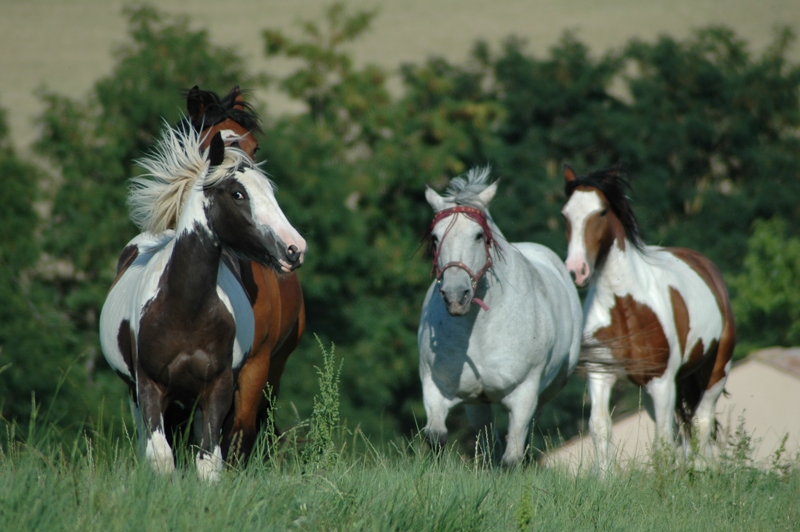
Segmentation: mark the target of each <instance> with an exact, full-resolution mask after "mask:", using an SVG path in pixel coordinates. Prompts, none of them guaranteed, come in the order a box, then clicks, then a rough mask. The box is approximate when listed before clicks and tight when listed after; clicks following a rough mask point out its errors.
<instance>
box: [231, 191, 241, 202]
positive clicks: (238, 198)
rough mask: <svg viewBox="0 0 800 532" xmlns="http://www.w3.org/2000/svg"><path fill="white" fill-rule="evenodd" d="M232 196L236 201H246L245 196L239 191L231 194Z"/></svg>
mask: <svg viewBox="0 0 800 532" xmlns="http://www.w3.org/2000/svg"><path fill="white" fill-rule="evenodd" d="M231 196H232V197H233V199H234V200H235V201H242V200H243V199H244V194H242V193H241V192H239V191H238V190H234V191H233V192H231Z"/></svg>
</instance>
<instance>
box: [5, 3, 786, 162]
mask: <svg viewBox="0 0 800 532" xmlns="http://www.w3.org/2000/svg"><path fill="white" fill-rule="evenodd" d="M327 4H328V2H323V1H320V0H269V1H265V0H226V1H219V0H216V1H211V0H193V1H191V2H185V1H178V0H160V1H159V2H158V7H159V9H161V10H162V11H166V12H168V13H184V14H186V15H188V16H189V17H190V19H191V21H192V24H193V26H194V27H198V28H200V27H202V28H208V29H209V31H210V34H211V38H212V40H213V42H215V43H217V44H221V45H229V46H234V47H236V48H237V49H238V50H240V51H241V53H242V54H243V55H244V56H245V57H246V58H247V60H248V62H249V66H250V67H251V69H253V70H254V71H256V70H258V71H263V70H267V69H273V70H272V71H273V72H274V68H276V67H275V66H274V65H269V64H268V63H267V61H266V60H265V59H264V57H263V54H262V53H261V38H260V30H262V29H264V28H266V27H271V28H283V29H284V30H287V31H296V30H297V23H298V22H299V21H301V20H306V19H309V18H312V19H318V18H319V15H320V14H321V12H322V9H323V7H324V6H325V5H327ZM349 4H350V5H351V6H352V7H367V8H371V7H375V8H377V9H378V10H379V15H378V18H377V19H376V20H375V22H374V23H373V26H372V29H371V31H370V32H369V34H368V35H367V36H366V37H365V38H363V39H362V40H361V41H359V42H358V43H357V44H356V45H354V47H353V52H354V55H355V58H356V61H357V62H358V63H359V64H363V63H366V62H371V63H377V64H380V65H382V66H384V67H386V68H395V67H397V66H398V65H400V64H401V63H403V62H420V61H422V60H424V59H425V58H426V57H428V56H430V55H442V56H445V57H447V58H449V59H452V60H462V59H464V58H465V57H466V56H467V54H468V51H469V49H470V47H471V44H472V43H473V42H474V40H475V39H477V38H483V39H486V40H487V41H489V42H490V43H492V44H495V45H496V44H498V43H499V42H501V41H502V40H503V38H505V37H506V36H508V35H510V34H516V35H519V36H522V37H524V38H525V39H527V40H528V42H529V50H530V51H532V52H533V53H535V54H537V55H540V56H543V55H544V54H546V51H547V48H548V47H549V46H550V45H552V44H553V43H554V42H555V41H556V40H557V39H558V37H559V36H560V35H561V34H562V32H563V31H564V30H565V29H574V30H576V31H577V34H578V36H579V38H580V39H581V40H583V41H584V42H586V43H587V44H588V45H589V46H590V47H591V49H592V50H593V51H595V52H596V53H599V52H600V51H602V50H605V49H608V48H610V47H618V46H620V45H622V44H623V43H624V42H625V41H627V40H628V39H629V38H631V37H633V36H638V37H640V38H643V39H646V40H653V39H654V38H655V37H656V36H657V35H659V34H664V33H666V34H670V35H674V36H676V37H685V36H686V35H688V33H689V32H690V31H691V30H692V29H693V28H697V27H700V26H704V25H708V24H725V25H728V26H730V27H732V28H733V29H734V30H735V31H736V32H737V33H738V34H739V35H740V36H741V37H743V38H745V39H746V40H747V41H748V42H750V44H751V47H752V49H753V50H754V51H761V50H762V49H763V48H764V46H765V45H766V44H767V43H769V41H770V39H771V36H772V34H773V28H774V27H775V26H776V25H777V24H785V25H790V26H792V27H794V28H800V0H759V1H755V0H671V1H663V0H605V1H599V0H538V1H531V0H493V1H486V0H484V1H480V0H392V1H390V0H382V1H381V0H372V1H364V0H352V1H351V2H349ZM124 5H125V2H123V1H121V0H0V106H1V107H3V108H5V109H6V110H7V111H8V113H9V120H10V127H11V131H12V135H13V137H14V142H15V144H16V146H17V147H18V148H21V149H23V150H24V149H25V148H27V146H28V145H29V144H30V142H31V141H32V140H33V139H34V137H35V135H36V130H35V126H34V119H35V116H36V115H37V114H38V113H40V112H41V109H42V106H41V104H40V103H39V102H38V101H37V98H36V96H35V89H37V88H41V87H47V88H48V89H49V90H54V91H56V92H58V93H60V94H65V95H68V96H73V97H75V96H81V95H85V94H86V93H87V92H88V91H89V90H90V89H91V87H92V84H93V83H94V82H95V81H96V80H97V79H98V78H100V77H102V76H104V75H107V74H108V73H109V72H110V70H111V67H112V65H113V50H114V49H115V48H116V47H118V46H119V45H121V44H122V43H124V42H126V40H127V35H126V33H125V31H126V27H125V20H124V18H123V16H122V8H123V6H124ZM187 6H188V7H187ZM792 58H793V59H795V60H797V59H798V58H800V46H795V47H794V48H793V50H792ZM278 67H280V65H278ZM262 97H266V98H269V99H270V101H269V102H268V103H269V104H270V109H271V111H272V112H282V111H286V110H291V106H290V105H289V104H288V102H286V101H282V100H280V99H275V97H274V96H269V95H266V96H265V95H262Z"/></svg>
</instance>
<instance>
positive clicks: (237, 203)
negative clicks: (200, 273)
mask: <svg viewBox="0 0 800 532" xmlns="http://www.w3.org/2000/svg"><path fill="white" fill-rule="evenodd" d="M205 196H206V202H205V210H206V217H207V219H208V223H209V226H210V227H211V229H212V230H213V231H214V233H216V235H217V238H218V239H219V241H220V242H221V243H222V245H224V246H226V247H227V248H229V249H230V250H231V251H232V252H233V253H235V254H236V255H238V256H239V257H241V258H244V259H249V260H253V261H256V262H259V263H261V264H268V265H270V266H272V267H273V268H275V269H276V270H278V271H282V272H286V273H288V272H290V271H292V270H294V269H295V268H298V267H300V266H301V265H302V264H303V260H304V258H305V252H306V241H305V240H304V239H303V237H301V236H300V234H299V233H298V232H297V231H296V230H295V228H294V227H292V225H291V224H290V223H289V221H288V220H287V219H286V216H285V215H284V214H283V211H281V208H280V206H279V205H278V202H277V200H276V199H275V194H274V191H273V188H272V185H271V184H270V182H269V181H268V180H267V178H266V177H265V176H264V175H263V174H262V173H261V172H259V171H258V170H256V169H254V168H250V167H247V166H245V165H240V166H239V168H237V169H236V170H233V171H231V172H230V173H229V175H227V176H226V177H225V178H223V179H222V180H221V181H220V182H218V183H217V184H216V185H214V186H212V187H208V188H207V189H206V190H205Z"/></svg>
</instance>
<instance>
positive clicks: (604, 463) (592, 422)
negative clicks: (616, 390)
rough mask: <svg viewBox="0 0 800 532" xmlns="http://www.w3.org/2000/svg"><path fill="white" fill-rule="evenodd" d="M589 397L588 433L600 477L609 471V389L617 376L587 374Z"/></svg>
mask: <svg viewBox="0 0 800 532" xmlns="http://www.w3.org/2000/svg"><path fill="white" fill-rule="evenodd" d="M588 380H589V397H590V399H591V402H592V411H591V414H590V416H589V432H591V434H592V441H593V442H594V454H595V463H596V467H597V472H598V474H600V475H601V476H603V475H605V474H606V473H608V472H610V471H611V453H610V450H609V447H610V446H611V411H610V409H609V403H610V401H611V388H612V387H613V386H614V383H615V382H616V381H617V376H616V375H614V374H613V373H610V372H596V373H592V372H589V375H588Z"/></svg>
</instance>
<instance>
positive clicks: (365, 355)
mask: <svg viewBox="0 0 800 532" xmlns="http://www.w3.org/2000/svg"><path fill="white" fill-rule="evenodd" d="M798 8H800V4H798V2H797V1H796V0H793V1H790V0H765V1H762V2H759V3H755V2H750V1H745V0H729V1H721V0H720V1H711V0H697V1H692V2H690V1H688V0H685V1H684V0H673V1H672V2H661V1H655V0H609V1H606V2H596V1H591V0H563V1H556V0H544V1H540V2H536V3H532V2H527V1H517V0H496V1H494V2H478V1H476V0H465V1H456V0H437V1H430V0H428V1H423V0H405V1H392V2H389V1H384V2H380V1H373V2H362V1H353V2H349V3H346V4H334V3H327V2H317V1H311V0H294V1H289V0H275V1H270V2H258V1H255V0H230V1H227V2H210V1H205V0H201V1H194V2H191V4H190V7H186V3H185V2H177V1H172V0H164V1H161V2H159V3H158V6H157V7H155V6H154V5H149V4H129V3H123V2H117V1H109V2H105V1H103V2H101V1H99V0H71V1H70V2H60V1H56V0H34V1H24V0H6V1H4V2H2V4H0V29H2V31H0V72H2V75H0V109H2V111H1V112H0V183H1V185H0V186H1V187H2V194H0V346H2V351H0V409H1V410H0V411H1V412H2V418H3V420H4V421H5V422H14V423H17V424H18V425H20V426H21V427H23V428H24V426H25V425H26V424H27V423H29V422H30V420H31V417H32V415H33V414H36V415H39V416H40V417H41V416H42V415H43V414H44V413H46V414H47V419H48V423H52V424H53V426H54V427H56V428H58V429H59V430H62V431H64V433H65V434H67V433H68V434H70V435H73V434H75V431H76V430H80V428H81V427H87V426H98V425H99V424H101V423H102V424H104V425H105V426H109V425H111V426H113V425H114V424H115V423H118V421H119V420H120V419H123V420H124V419H127V416H129V413H128V408H127V404H126V399H125V394H126V390H125V386H124V384H123V383H122V381H121V380H119V379H118V378H117V377H116V375H114V374H113V372H112V371H111V370H110V369H109V368H108V366H107V365H106V363H105V360H104V359H103V356H102V353H101V352H100V350H99V342H98V333H97V327H98V325H97V320H98V317H99V311H100V308H101V306H102V303H103V301H104V299H105V295H106V293H107V290H108V288H109V286H110V284H111V281H112V280H113V277H114V271H115V264H116V259H117V257H118V254H119V252H120V251H121V249H122V248H123V246H124V245H125V244H126V243H127V241H128V240H129V239H130V238H132V237H133V236H134V235H135V234H136V229H135V227H134V226H133V224H132V223H131V222H130V221H129V219H128V211H127V208H126V205H125V197H126V193H127V181H128V179H129V178H130V177H131V176H133V175H135V174H136V173H137V172H138V169H137V168H136V167H135V165H134V164H133V160H134V159H135V158H137V157H139V156H141V155H143V154H144V153H146V152H147V150H148V149H149V148H150V147H151V146H152V144H153V141H154V138H155V137H156V136H157V135H158V133H159V131H160V129H161V127H162V119H166V120H167V121H168V122H169V123H175V122H176V121H177V120H178V119H179V118H180V117H181V113H182V111H183V109H184V106H185V102H184V100H183V98H182V96H181V92H180V91H181V90H182V89H188V88H190V87H192V86H193V85H199V86H200V87H201V88H203V89H210V90H215V91H217V92H220V93H227V92H228V91H229V90H230V88H231V87H232V86H233V85H235V84H238V85H240V86H242V87H243V88H245V89H249V90H251V92H250V93H249V95H248V99H249V101H251V102H252V103H254V104H255V105H256V107H257V109H258V110H259V112H260V114H261V116H262V120H263V134H262V135H260V138H259V140H260V144H261V149H260V151H259V154H258V155H259V157H261V158H263V160H265V161H266V164H265V166H264V168H265V169H266V171H267V172H268V173H269V174H270V175H271V176H272V177H273V178H274V180H275V181H276V183H277V185H278V187H279V188H278V201H279V202H280V203H281V205H282V207H283V209H284V211H285V212H286V214H287V216H288V217H289V219H290V220H291V221H292V223H293V224H294V225H295V226H296V227H298V228H299V229H300V230H301V232H302V233H303V234H304V236H306V238H307V240H308V241H309V245H310V252H309V255H308V260H307V262H306V264H305V265H304V267H303V268H302V269H301V270H300V272H299V276H300V279H301V282H302V284H303V289H304V291H305V297H306V308H307V314H308V326H307V329H306V330H307V333H306V337H305V338H304V340H303V342H302V344H301V346H300V348H299V349H298V350H297V351H296V352H295V354H294V355H293V356H292V357H291V358H290V359H289V362H288V365H287V368H286V373H285V374H284V379H283V384H282V390H281V397H280V400H279V402H278V423H279V425H281V424H283V425H284V426H285V425H288V424H291V423H294V422H296V421H297V420H299V419H306V418H307V417H308V415H309V414H310V411H311V407H312V397H313V395H314V393H316V391H317V374H316V370H315V369H314V367H315V366H317V365H320V364H321V352H320V349H319V347H318V346H317V343H316V341H315V339H314V337H313V334H316V335H318V336H319V338H320V339H321V341H322V342H323V343H324V344H326V345H329V344H330V343H331V342H332V343H334V344H335V346H336V353H337V355H338V356H340V357H341V358H342V359H343V360H344V365H343V369H342V385H341V389H342V395H341V401H342V417H343V418H345V419H346V420H347V424H348V426H350V427H355V426H361V428H362V430H363V431H364V432H365V433H366V434H368V435H369V436H370V437H372V438H374V439H376V440H377V439H384V440H386V439H391V438H395V437H397V436H410V435H413V434H414V433H416V431H417V429H418V427H421V426H422V425H423V424H424V409H423V408H422V404H421V398H422V394H421V390H420V386H419V377H418V373H417V361H418V354H417V348H416V328H417V324H418V319H419V313H420V310H421V305H422V300H423V297H424V294H425V291H426V288H427V286H428V284H429V283H430V279H429V271H430V266H429V260H430V259H429V257H427V256H426V254H425V253H424V250H418V247H419V243H420V238H421V236H422V235H423V233H424V231H425V229H426V227H427V225H428V223H429V221H430V219H431V215H432V213H431V212H430V210H429V207H428V205H427V203H426V202H425V200H424V194H423V191H424V185H425V184H429V185H431V186H433V187H435V188H437V189H438V190H440V191H441V190H442V189H443V188H444V187H445V186H446V185H447V183H448V181H449V179H450V178H452V177H455V176H457V175H459V174H461V173H463V172H464V171H466V170H467V169H468V168H470V167H471V166H473V165H485V164H491V165H492V167H493V174H494V176H495V177H496V178H502V183H501V185H500V190H499V193H498V196H497V198H496V199H495V201H494V202H493V204H492V214H493V216H494V218H495V221H496V222H497V224H498V225H499V227H500V228H501V229H502V230H503V232H504V233H505V235H506V237H507V238H508V239H509V240H512V241H536V242H540V243H543V244H545V245H548V246H550V247H552V248H553V249H554V250H555V251H556V252H557V253H559V254H560V255H561V256H564V255H565V251H566V240H565V237H564V228H563V222H562V220H561V216H560V209H561V207H562V205H563V202H564V196H563V185H562V176H561V166H562V164H563V163H565V162H569V163H570V164H571V165H572V166H573V167H575V168H576V170H577V171H578V172H579V173H580V174H585V173H588V172H589V171H592V170H596V169H599V168H601V167H605V166H608V165H610V164H613V163H615V162H617V161H623V162H624V164H625V165H626V168H627V170H628V173H629V175H630V177H631V182H632V184H633V191H632V194H631V196H632V199H633V202H634V203H633V204H634V208H635V209H636V213H637V216H638V218H639V220H640V223H641V225H642V228H643V233H644V237H645V241H646V242H647V243H650V244H663V245H669V246H685V247H691V248H694V249H697V250H699V251H701V252H702V253H704V254H706V255H707V256H709V257H710V258H711V259H712V260H713V261H714V262H715V263H716V264H717V265H718V266H719V267H720V269H721V270H722V271H723V273H724V274H725V278H726V280H727V282H728V287H729V290H730V292H731V295H732V297H733V301H734V311H735V314H736V318H737V322H738V326H739V339H740V340H739V348H738V349H737V357H738V358H742V357H744V356H746V355H747V354H748V353H749V352H750V351H752V350H753V349H755V348H757V347H763V346H772V345H784V346H789V345H796V344H798V342H800V288H798V287H799V286H800V201H798V200H800V137H798V134H800V105H798V97H799V96H800V93H799V92H798V88H799V87H800V67H799V66H798V59H800V47H798V43H797V42H796V39H795V30H796V29H797V28H798V27H800V9H798ZM584 392H585V384H584V381H583V380H582V378H581V377H580V376H575V377H574V378H573V379H572V380H571V381H570V383H569V385H568V386H567V388H566V389H565V390H564V392H562V394H560V395H559V396H558V397H557V398H556V399H555V400H554V401H553V402H552V403H551V404H549V405H547V406H546V407H545V408H544V409H543V410H542V412H541V413H540V415H539V418H538V420H537V427H536V429H535V433H536V434H535V438H536V439H535V444H536V445H537V446H539V447H541V446H542V445H543V442H544V439H545V438H546V437H549V438H551V439H552V440H553V441H557V440H559V439H560V438H565V439H566V438H569V437H571V436H572V435H575V434H577V433H578V432H579V431H581V430H582V429H583V427H584V422H585V417H586V415H588V408H587V402H586V399H585V397H584V395H585V394H584ZM615 393H616V396H617V397H616V398H617V402H618V407H617V412H621V411H625V410H630V409H632V408H635V407H636V406H637V403H638V394H637V393H636V392H635V391H634V390H632V388H631V387H630V386H629V385H625V384H624V383H623V384H620V385H619V386H618V389H617V391H616V392H615ZM33 398H35V402H34V401H33V400H32V399H33ZM37 409H42V411H38V410H37ZM37 412H38V413H37ZM451 424H452V428H453V430H454V431H455V432H456V434H457V435H459V437H460V438H461V439H462V440H464V441H469V438H470V435H469V431H468V430H467V429H466V428H465V427H466V422H465V419H464V417H463V414H457V415H455V416H454V417H453V419H452V420H451Z"/></svg>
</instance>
